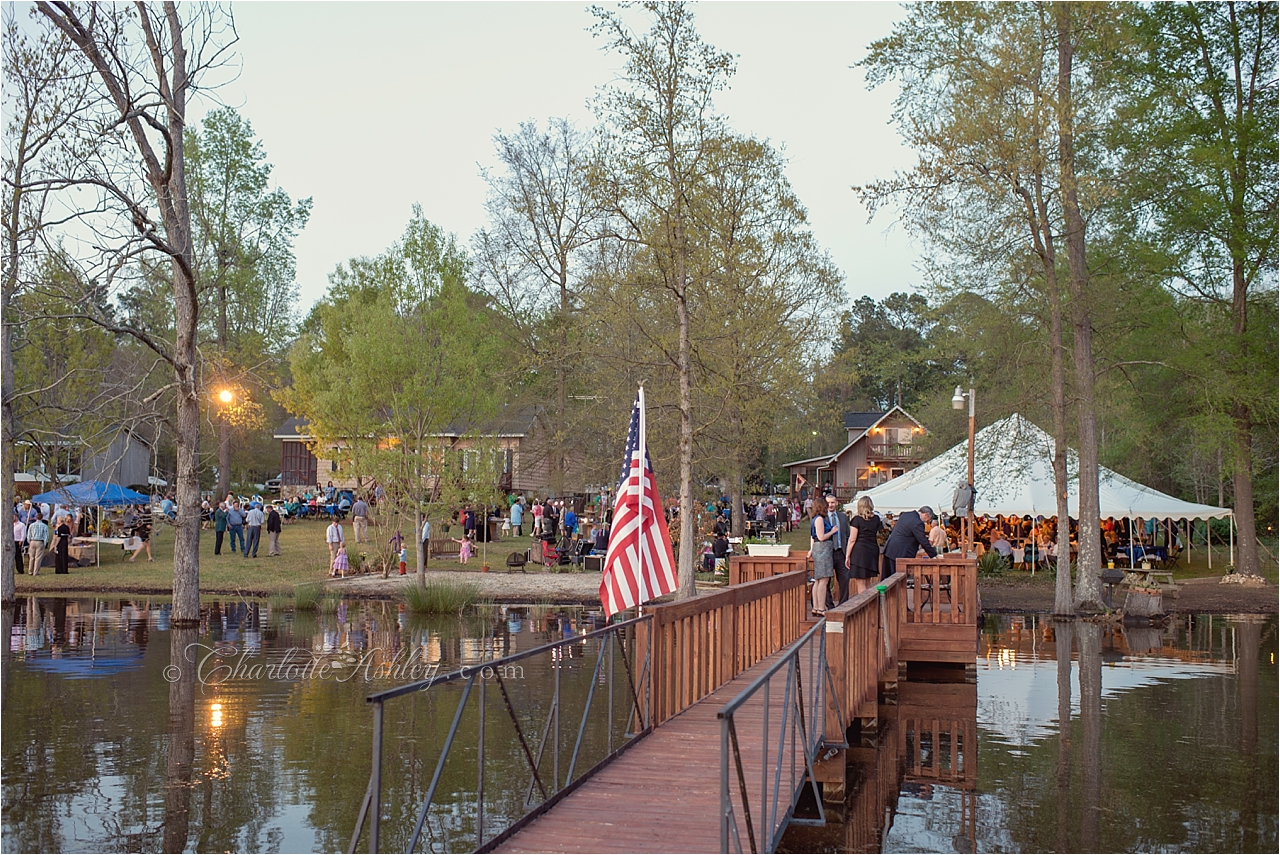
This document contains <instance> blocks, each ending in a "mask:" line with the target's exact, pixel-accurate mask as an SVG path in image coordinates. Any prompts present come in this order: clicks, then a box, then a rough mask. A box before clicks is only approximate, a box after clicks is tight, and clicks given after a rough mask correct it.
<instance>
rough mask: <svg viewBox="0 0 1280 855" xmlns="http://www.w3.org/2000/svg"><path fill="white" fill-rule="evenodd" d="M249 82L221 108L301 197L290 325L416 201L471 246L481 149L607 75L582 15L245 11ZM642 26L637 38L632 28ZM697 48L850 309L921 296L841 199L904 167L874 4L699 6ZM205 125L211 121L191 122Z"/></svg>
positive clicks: (890, 235)
mask: <svg viewBox="0 0 1280 855" xmlns="http://www.w3.org/2000/svg"><path fill="white" fill-rule="evenodd" d="M232 8H233V11H234V13H235V19H236V27H237V30H238V32H239V35H240V42H239V44H238V45H237V48H238V51H239V54H240V57H241V61H242V64H243V70H242V73H241V74H240V75H239V77H238V78H237V79H236V80H235V81H234V82H232V83H230V84H228V85H226V86H225V87H223V88H222V89H220V90H219V97H220V98H221V99H222V100H223V102H224V103H227V104H229V105H231V106H233V107H236V108H237V109H238V110H239V111H240V112H241V114H242V115H243V116H244V117H245V118H247V119H248V120H249V121H250V122H251V124H252V125H253V128H254V131H255V133H256V134H257V136H258V137H259V138H260V139H261V141H262V143H263V145H264V146H265V148H266V151H267V159H268V160H269V161H270V162H271V163H273V164H274V165H275V173H274V177H275V180H276V181H277V182H278V183H279V185H280V186H282V187H283V188H284V189H285V190H286V191H287V192H288V193H290V194H291V195H292V196H293V197H294V198H299V197H305V196H312V197H314V200H315V207H314V210H313V213H312V218H311V222H310V224H309V225H308V226H307V228H306V230H305V231H304V232H303V233H302V234H301V235H300V236H299V237H298V240H297V242H296V247H295V248H296V252H297V261H298V265H297V272H298V282H299V286H300V290H301V305H300V307H299V308H300V309H301V310H302V311H304V312H305V310H306V309H307V308H308V307H309V306H310V305H311V304H312V303H313V302H315V300H317V299H318V298H319V297H321V296H322V295H323V294H324V292H325V290H326V288H327V282H328V279H327V277H328V275H329V273H330V272H332V271H333V269H334V267H335V266H337V265H338V264H340V263H343V262H345V261H347V260H348V259H349V258H351V257H353V256H359V255H374V254H376V253H378V252H380V251H381V250H383V249H385V248H386V247H387V246H389V245H390V244H391V243H392V242H393V241H395V240H396V239H397V238H398V237H399V236H400V233H401V232H402V230H403V228H404V226H405V224H406V223H407V222H408V219H409V217H410V214H411V210H410V209H411V206H412V204H413V203H414V202H421V203H422V207H423V211H424V213H425V215H426V216H427V218H428V219H430V220H431V221H433V222H435V223H436V224H438V225H440V226H441V227H442V228H444V229H445V230H446V231H450V232H453V233H455V234H456V235H457V237H458V239H459V241H460V242H461V243H463V244H464V245H466V244H467V243H468V242H469V240H470V238H471V236H472V234H474V232H475V231H476V230H477V229H478V228H480V227H482V226H483V225H484V224H485V216H484V209H483V204H484V199H485V184H484V182H483V180H482V179H481V177H480V168H481V167H482V166H486V167H492V166H494V165H495V159H494V153H493V151H494V150H493V142H492V138H493V135H494V134H495V133H496V132H498V131H500V130H501V131H511V130H514V129H515V128H516V126H517V125H518V123H519V122H521V121H527V120H531V119H532V120H538V121H539V122H540V123H545V121H546V119H547V118H549V117H552V116H564V117H567V118H570V119H572V120H574V121H575V122H577V123H578V124H579V125H580V126H582V127H584V128H585V127H588V126H590V125H591V124H592V123H593V122H594V118H593V116H592V113H591V112H590V110H589V108H588V105H587V102H588V100H589V99H590V98H591V96H592V95H593V94H594V93H595V91H596V89H597V88H598V87H600V86H602V85H604V84H606V83H608V82H609V81H610V80H611V79H612V78H613V75H614V72H615V70H616V69H617V68H618V66H619V61H618V59H617V57H616V56H614V55H610V54H606V53H605V52H604V51H603V50H602V49H601V40H600V39H597V38H593V37H592V35H591V34H590V32H588V28H589V27H590V26H591V24H592V23H593V21H594V18H593V17H592V16H591V14H590V12H589V11H588V6H587V4H585V3H580V2H517V3H512V2H468V3H443V2H323V3H321V2H238V3H235V4H234V6H233V7H232ZM629 14H631V15H632V16H633V18H632V20H633V21H634V23H635V25H637V26H638V27H643V26H644V20H643V19H642V18H641V17H640V16H639V15H638V14H637V13H629ZM695 14H696V24H697V28H698V31H699V33H700V34H701V35H702V37H703V39H704V40H706V41H707V42H709V43H711V44H712V45H714V46H715V47H717V48H718V49H720V50H725V51H729V52H732V53H734V54H736V55H737V57H738V72H737V74H736V75H735V76H734V77H733V78H732V80H731V87H732V88H731V89H730V90H728V91H725V92H723V93H721V94H720V95H719V96H718V97H717V98H716V102H715V106H716V108H717V111H718V112H720V113H721V114H722V115H725V116H727V117H728V119H729V121H730V123H731V125H732V126H733V127H734V128H735V129H737V130H738V131H740V132H744V133H751V134H754V135H756V136H758V137H762V138H768V139H769V140H771V141H773V143H774V144H776V145H779V146H785V150H786V153H787V155H788V157H789V159H790V165H789V167H788V169H787V172H788V175H789V178H790V180H791V183H792V186H793V188H794V189H795V191H796V193H797V194H798V196H799V198H800V200H801V201H802V202H803V203H804V204H805V205H806V206H807V207H808V209H809V214H810V222H811V224H812V228H813V231H814V233H815V235H816V236H817V238H818V240H819V242H820V243H821V244H822V245H823V246H824V247H825V248H826V249H828V250H829V251H830V253H831V255H832V257H833V259H834V260H835V262H836V264H837V265H838V266H839V268H840V269H841V271H842V272H843V273H844V275H845V278H846V283H847V291H848V293H849V295H850V297H851V299H852V298H856V297H858V296H861V295H863V294H868V295H870V296H872V297H875V298H880V297H883V296H885V295H887V294H889V293H890V292H892V291H897V290H916V288H917V287H918V286H919V284H920V278H919V274H918V273H917V272H916V271H915V269H914V268H913V263H914V261H915V259H916V255H917V253H916V250H915V248H914V247H913V246H912V245H911V243H910V242H909V241H908V240H907V238H906V236H905V235H904V234H903V232H902V229H901V228H900V227H898V226H896V225H895V224H894V223H893V221H892V219H891V218H890V217H889V216H887V215H886V214H885V213H882V214H881V215H880V216H878V217H877V218H876V220H875V221H873V222H871V223H868V222H867V215H866V211H865V210H864V209H863V207H862V206H861V205H860V204H859V203H858V201H857V198H856V197H855V195H854V193H853V192H852V191H851V190H850V189H849V188H850V186H851V185H853V184H859V183H864V182H867V181H870V180H872V179H873V178H877V177H887V176H888V175H889V174H891V172H892V171H893V170H894V169H901V168H906V167H908V166H909V165H910V164H911V162H912V157H911V153H910V152H909V151H908V150H906V149H905V148H903V147H902V146H901V144H900V143H899V140H898V136H897V133H896V131H895V130H894V129H893V128H892V127H890V126H889V124H888V122H889V116H890V110H891V98H892V92H893V90H892V89H891V88H890V87H882V88H881V89H880V90H877V91H875V92H868V91H867V90H866V88H865V85H864V80H863V75H862V72H861V71H860V70H859V69H855V68H851V67H850V66H852V65H853V64H854V63H855V62H856V61H857V60H859V59H860V58H862V57H863V56H864V55H865V52H866V47H867V45H868V44H869V43H870V42H871V41H873V40H875V39H877V38H880V37H883V36H886V35H888V34H889V33H890V31H891V28H892V25H893V22H894V20H896V19H897V18H899V17H901V16H902V15H903V10H902V8H901V7H900V6H899V5H898V4H895V3H882V2H856V3H855V2H821V3H799V2H795V3H791V2H788V3H775V2H711V3H702V4H699V5H697V6H696V7H695ZM192 106H193V109H192V110H191V113H190V115H189V118H192V119H195V118H198V117H199V116H200V115H201V114H202V112H203V108H205V107H206V106H207V104H204V103H201V104H193V105H192Z"/></svg>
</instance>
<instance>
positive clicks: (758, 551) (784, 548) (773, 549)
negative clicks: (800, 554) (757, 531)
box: [743, 537, 791, 558]
mask: <svg viewBox="0 0 1280 855" xmlns="http://www.w3.org/2000/svg"><path fill="white" fill-rule="evenodd" d="M743 543H745V544H746V545H747V554H748V555H750V556H753V557H768V558H786V557H787V556H788V555H790V554H791V544H789V543H770V542H769V541H767V540H765V539H764V538H760V537H748V538H747V539H746V540H744V541H743Z"/></svg>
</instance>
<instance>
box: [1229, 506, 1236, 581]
mask: <svg viewBox="0 0 1280 855" xmlns="http://www.w3.org/2000/svg"><path fill="white" fill-rule="evenodd" d="M1227 535H1228V536H1229V537H1230V538H1231V547H1230V548H1231V552H1230V553H1228V555H1229V557H1230V562H1229V565H1228V566H1230V567H1232V568H1234V567H1235V564H1236V515H1235V514H1232V515H1231V516H1229V517H1227Z"/></svg>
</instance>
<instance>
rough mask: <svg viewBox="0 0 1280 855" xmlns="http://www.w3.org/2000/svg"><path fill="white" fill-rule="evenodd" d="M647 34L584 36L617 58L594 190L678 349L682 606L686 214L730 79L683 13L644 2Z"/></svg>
mask: <svg viewBox="0 0 1280 855" xmlns="http://www.w3.org/2000/svg"><path fill="white" fill-rule="evenodd" d="M640 5H641V7H642V8H643V10H644V11H645V12H646V13H647V14H648V15H649V17H650V19H651V21H650V28H649V31H648V32H647V33H643V34H640V33H636V32H635V31H633V30H632V29H631V27H630V26H629V25H628V24H627V23H626V21H625V20H624V19H623V17H622V16H621V15H620V14H617V13H614V12H610V11H607V10H605V9H602V8H600V7H593V8H592V14H594V15H595V16H596V24H595V26H594V27H593V30H592V32H593V33H594V34H595V35H596V36H597V37H601V38H603V39H605V43H606V47H607V48H608V49H609V50H611V51H614V52H616V53H618V54H619V55H620V56H621V57H622V60H623V67H622V69H621V71H620V72H619V74H618V77H617V78H616V81H615V83H614V84H612V85H610V86H609V87H607V88H605V89H604V91H603V92H602V93H601V95H600V97H599V98H598V99H597V101H596V111H597V114H598V116H599V117H600V118H601V119H602V120H603V121H604V123H605V126H606V134H607V139H606V148H607V154H606V156H605V157H604V158H602V159H601V162H600V169H599V171H598V182H597V187H598V190H599V192H600V194H601V195H600V198H601V199H602V200H603V204H604V205H605V207H606V209H607V210H608V212H609V214H610V215H612V216H613V217H614V221H615V223H616V224H617V227H618V228H617V231H616V236H617V237H618V238H619V239H621V240H623V241H626V242H629V243H631V244H634V245H635V246H636V247H638V248H640V249H641V250H642V251H643V252H644V253H645V254H646V255H647V256H648V257H647V258H646V259H645V262H646V264H647V265H648V266H649V269H650V271H651V272H652V274H653V278H652V279H651V280H650V286H649V287H652V288H654V289H656V291H655V292H656V293H657V294H661V295H662V296H663V298H664V299H665V300H668V301H670V303H671V304H672V305H673V308H674V313H675V326H676V334H677V341H676V346H675V348H674V349H673V350H672V351H671V352H670V353H669V363H670V365H671V367H672V368H673V369H674V371H675V376H676V381H677V386H678V391H677V407H678V410H679V414H680V435H679V436H680V438H679V461H680V495H679V502H680V537H679V541H680V555H679V558H678V561H677V564H678V567H679V578H680V591H679V596H680V597H682V598H683V597H691V596H693V595H694V594H695V590H694V563H695V549H696V544H695V543H694V537H693V525H694V516H695V513H694V510H693V509H694V502H693V446H694V416H693V374H694V363H693V357H692V347H691V341H690V315H691V305H690V293H689V290H690V280H689V265H690V252H691V250H692V247H691V245H690V238H691V235H690V230H691V222H690V217H691V214H690V204H691V198H692V197H693V196H694V195H696V194H697V192H698V190H699V187H700V185H701V184H702V183H703V182H704V181H705V180H706V178H707V175H708V160H709V158H708V143H709V141H711V140H713V139H715V138H718V137H719V136H720V135H721V131H722V128H723V122H722V121H721V120H720V119H719V117H717V116H716V115H715V114H714V113H713V112H712V105H711V99H712V96H713V94H714V93H715V92H717V91H719V90H720V89H722V88H724V86H725V85H726V84H727V81H728V78H729V77H730V76H731V75H732V74H733V72H734V60H733V57H732V56H731V55H729V54H727V53H722V52H720V51H717V50H716V49H715V48H713V47H712V46H711V45H708V44H706V43H705V42H703V41H702V39H701V37H700V36H699V35H698V33H697V31H696V29H695V28H694V24H693V12H692V11H691V9H690V8H689V7H688V5H686V4H685V3H660V2H645V3H642V4H640Z"/></svg>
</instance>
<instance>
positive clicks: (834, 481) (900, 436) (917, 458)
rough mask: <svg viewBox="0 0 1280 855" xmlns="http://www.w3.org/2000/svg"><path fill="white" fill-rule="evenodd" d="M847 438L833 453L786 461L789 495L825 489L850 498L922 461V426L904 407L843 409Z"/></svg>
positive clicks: (840, 496) (923, 430) (903, 472)
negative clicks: (870, 410)
mask: <svg viewBox="0 0 1280 855" xmlns="http://www.w3.org/2000/svg"><path fill="white" fill-rule="evenodd" d="M844 428H845V435H846V437H847V442H846V444H845V446H844V448H842V449H840V450H839V451H837V452H835V453H834V454H823V455H819V456H818V457H810V458H807V459H805V460H794V461H792V462H790V463H787V464H785V465H786V467H787V470H788V472H790V475H791V490H792V493H793V494H800V493H802V492H805V493H807V491H810V490H817V491H818V492H822V491H823V490H825V489H829V490H830V491H831V492H833V493H835V495H836V496H838V497H839V498H840V499H842V500H848V499H852V498H853V496H854V495H855V494H857V493H858V492H859V491H861V490H869V489H871V488H872V487H877V486H879V485H881V484H883V483H885V482H886V481H891V480H893V479H894V478H897V477H898V476H900V475H903V474H905V473H907V472H909V471H911V470H912V469H914V468H915V467H917V466H919V465H920V462H921V459H922V457H923V451H922V449H921V447H920V445H919V443H918V440H919V439H920V438H921V437H923V436H924V435H925V429H924V425H922V424H920V422H918V421H917V420H916V419H915V417H914V416H912V415H911V414H910V413H908V412H907V411H906V410H904V409H902V407H897V406H895V407H893V408H891V409H890V410H889V411H888V412H884V413H845V414H844Z"/></svg>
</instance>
